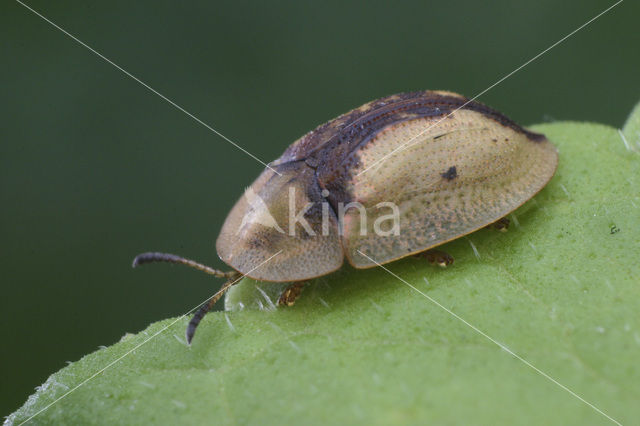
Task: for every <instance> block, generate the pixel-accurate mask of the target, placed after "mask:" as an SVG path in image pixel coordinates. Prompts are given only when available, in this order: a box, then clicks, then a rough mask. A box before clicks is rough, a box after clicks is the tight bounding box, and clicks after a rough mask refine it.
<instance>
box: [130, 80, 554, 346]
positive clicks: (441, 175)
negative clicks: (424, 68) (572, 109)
mask: <svg viewBox="0 0 640 426" xmlns="http://www.w3.org/2000/svg"><path fill="white" fill-rule="evenodd" d="M557 164H558V154H557V151H556V149H555V147H554V146H553V145H552V144H551V143H550V142H549V141H548V140H547V139H546V137H545V136H544V135H542V134H539V133H534V132H531V131H529V130H526V129H524V128H523V127H520V126H519V125H517V124H515V123H514V122H513V121H511V120H510V119H508V118H507V117H505V116H504V115H502V114H501V113H499V112H497V111H495V110H493V109H491V108H489V107H487V106H485V105H483V104H481V103H479V102H475V101H469V100H468V99H467V98H465V97H463V96H461V95H458V94H455V93H451V92H442V91H424V92H413V93H403V94H398V95H393V96H388V97H384V98H381V99H378V100H375V101H372V102H369V103H367V104H365V105H363V106H361V107H359V108H356V109H354V110H352V111H350V112H348V113H346V114H343V115H341V116H339V117H338V118H336V119H334V120H331V121H329V122H327V123H325V124H323V125H321V126H319V127H317V128H316V129H315V130H312V131H311V132H309V133H307V134H306V135H304V136H303V137H301V138H300V139H298V140H297V141H296V142H294V143H293V144H292V145H291V146H289V147H288V148H287V149H286V150H285V152H284V154H282V156H281V157H280V158H278V159H277V160H276V161H274V162H272V163H271V164H270V165H269V167H268V168H266V169H265V170H264V171H263V172H262V174H261V175H260V176H259V177H258V178H257V179H256V181H255V182H254V183H253V184H252V185H251V187H250V188H248V189H247V191H245V194H244V195H243V196H242V197H241V198H240V200H238V202H237V203H236V205H235V206H234V207H233V209H232V210H231V212H230V213H229V215H228V216H227V219H226V221H225V222H224V225H223V227H222V230H221V232H220V235H219V236H218V239H217V242H216V250H217V252H218V255H219V256H220V258H221V259H222V260H223V261H224V262H225V263H226V264H227V265H229V266H230V267H231V268H233V271H231V272H222V271H218V270H215V269H213V268H210V267H207V266H204V265H201V264H199V263H197V262H194V261H191V260H188V259H184V258H181V257H179V256H175V255H169V254H163V253H143V254H141V255H139V256H138V257H136V259H135V260H134V266H137V265H139V264H143V263H148V262H154V261H164V262H172V263H181V264H185V265H188V266H192V267H195V268H197V269H200V270H203V271H205V272H207V273H210V274H213V275H215V276H217V277H221V278H225V279H227V282H226V283H225V284H224V285H223V286H222V288H221V289H220V291H219V292H218V293H216V295H214V296H213V297H212V298H211V300H210V301H209V302H207V303H205V304H204V305H202V307H201V308H200V309H199V311H198V312H197V313H196V314H195V316H194V317H193V319H192V320H191V322H190V323H189V326H188V327H187V341H188V342H191V340H192V338H193V334H194V332H195V329H196V327H197V325H198V323H199V322H200V320H201V319H202V317H203V316H204V315H205V314H206V312H207V311H208V310H209V309H210V308H211V307H212V306H213V304H214V303H215V302H216V301H217V300H218V299H219V298H220V297H221V296H222V294H223V293H224V292H225V291H226V290H227V289H228V288H230V287H231V286H232V285H233V284H235V283H236V282H237V281H238V280H239V279H240V278H241V277H242V276H244V275H247V276H249V277H251V278H254V279H257V280H261V281H272V282H293V285H292V286H291V287H289V288H288V289H287V290H286V291H285V292H284V293H283V295H282V296H281V298H280V301H279V302H280V304H283V305H291V304H293V302H294V301H295V298H296V297H297V295H298V294H299V293H300V291H301V289H302V285H301V284H300V283H301V282H303V281H306V280H309V279H312V278H315V277H318V276H322V275H325V274H328V273H330V272H333V271H335V270H337V269H339V268H340V267H341V266H342V264H343V262H344V259H345V258H346V259H347V261H348V262H349V263H350V264H351V265H353V266H354V267H355V268H358V269H363V268H369V267H373V266H376V264H377V263H379V264H385V263H388V262H391V261H394V260H397V259H400V258H403V257H406V256H409V255H416V254H419V253H422V252H425V251H427V250H430V251H429V252H427V258H428V259H429V260H430V261H432V262H434V263H438V264H441V265H446V264H449V263H451V261H452V259H451V258H450V257H448V256H447V255H446V254H443V253H440V252H435V251H433V250H431V249H433V248H434V247H437V246H439V245H441V244H443V243H445V242H447V241H450V240H453V239H456V238H459V237H461V236H463V235H466V234H469V233H471V232H473V231H475V230H477V229H480V228H482V227H485V226H488V225H491V224H492V223H497V224H498V225H499V227H503V228H504V224H505V222H504V221H503V220H501V219H502V218H503V217H504V216H506V215H507V214H509V213H511V212H512V211H514V210H515V209H516V208H518V207H519V206H521V205H522V204H523V203H525V202H526V201H527V200H529V199H531V198H532V197H533V196H534V195H535V194H536V193H538V192H539V191H540V190H541V189H542V188H543V187H544V186H545V185H546V184H547V183H548V182H549V180H550V179H551V178H552V176H553V175H554V173H555V170H556V167H557ZM292 206H293V208H292ZM302 206H305V208H304V209H301V208H302ZM381 206H383V207H388V208H386V209H385V208H382V207H381ZM383 225H384V226H383ZM361 253H365V254H366V256H363V255H362V254H361ZM372 260H374V261H372Z"/></svg>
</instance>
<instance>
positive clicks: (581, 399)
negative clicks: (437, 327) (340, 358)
mask: <svg viewBox="0 0 640 426" xmlns="http://www.w3.org/2000/svg"><path fill="white" fill-rule="evenodd" d="M357 252H358V253H360V254H361V255H362V256H364V257H366V258H367V259H369V260H370V261H371V262H373V263H375V264H376V265H377V266H379V267H381V268H382V269H384V270H385V271H386V272H388V273H389V274H391V275H392V276H394V277H395V278H397V279H398V280H400V281H401V282H403V283H404V284H406V285H407V286H409V287H410V288H412V289H413V290H415V291H416V292H418V293H420V294H421V295H422V296H424V297H425V298H427V299H428V300H429V301H430V302H432V303H433V304H435V305H437V306H438V307H439V308H441V309H443V310H445V311H446V312H447V313H448V314H450V315H452V316H453V317H455V318H456V319H457V320H460V321H461V322H462V323H464V324H465V325H466V326H467V327H469V328H471V329H472V330H474V331H475V332H476V333H478V334H480V335H481V336H483V337H485V338H486V339H488V340H489V341H491V342H493V343H495V344H496V345H498V346H499V347H500V349H502V350H504V351H506V352H508V353H509V354H511V355H512V356H514V357H515V358H517V359H518V360H520V361H522V362H523V363H524V364H525V365H526V366H528V367H530V368H532V369H533V370H534V371H536V372H537V373H538V374H540V375H541V376H543V377H544V378H546V379H548V380H549V381H551V382H553V383H555V384H556V385H558V386H559V387H560V388H562V389H564V390H565V391H567V392H569V393H570V394H571V395H573V396H574V397H576V398H578V399H579V400H580V401H582V402H584V403H585V404H587V405H588V406H589V407H591V408H593V409H594V410H595V411H597V412H598V413H600V414H602V415H603V416H605V417H606V418H607V419H609V420H611V421H612V422H614V423H615V424H617V425H619V426H622V425H621V423H620V422H618V421H617V420H616V419H614V418H613V417H611V416H609V415H608V414H607V413H605V412H604V411H602V410H601V409H599V408H598V407H596V406H595V405H593V404H592V403H590V402H589V401H587V400H586V399H584V398H583V397H581V396H580V395H578V394H577V393H575V392H574V391H572V390H571V389H569V388H568V387H566V386H565V385H563V384H562V383H560V382H558V381H557V380H555V379H554V378H553V377H551V376H549V375H548V374H547V373H545V372H544V371H542V370H540V369H539V368H537V367H536V366H535V365H533V364H531V363H530V362H529V361H527V360H526V359H524V358H522V357H521V356H520V355H518V354H516V353H515V352H513V351H512V350H511V349H509V348H507V347H506V346H505V345H503V344H502V343H500V342H498V341H497V340H495V339H494V338H492V337H491V336H489V335H488V334H486V333H485V332H483V331H482V330H480V329H478V328H477V327H476V326H474V325H473V324H470V323H469V322H468V321H466V320H465V319H464V318H462V317H460V316H459V315H457V314H456V313H455V312H452V311H451V310H450V309H448V308H447V307H445V306H443V305H442V304H440V303H438V301H437V300H435V299H434V298H432V297H431V296H429V295H428V294H426V293H424V292H422V291H420V290H418V289H417V288H416V287H414V286H412V285H411V284H409V283H408V282H407V281H405V280H404V279H402V278H400V277H399V276H398V275H396V274H394V273H393V272H391V271H390V270H389V269H387V268H385V267H384V266H382V265H381V264H379V263H378V262H376V261H375V260H373V259H372V258H370V257H369V256H367V255H366V254H364V253H363V252H361V251H360V250H357Z"/></svg>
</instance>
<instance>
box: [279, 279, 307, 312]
mask: <svg viewBox="0 0 640 426" xmlns="http://www.w3.org/2000/svg"><path fill="white" fill-rule="evenodd" d="M306 283H307V282H306V281H298V282H295V283H293V284H291V285H290V286H289V287H287V288H285V289H284V291H283V292H282V294H281V295H280V298H279V299H278V306H293V304H294V303H296V299H297V298H298V296H300V293H302V289H303V288H304V285H305V284H306Z"/></svg>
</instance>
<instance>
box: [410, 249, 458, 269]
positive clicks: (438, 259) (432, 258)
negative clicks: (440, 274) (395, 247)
mask: <svg viewBox="0 0 640 426" xmlns="http://www.w3.org/2000/svg"><path fill="white" fill-rule="evenodd" d="M414 256H415V257H417V258H419V259H427V261H428V262H429V263H431V264H432V265H438V266H440V267H442V268H446V267H447V266H449V265H451V264H452V263H453V256H451V255H450V254H449V253H446V252H444V251H441V250H427V251H423V252H422V253H418V254H415V255H414Z"/></svg>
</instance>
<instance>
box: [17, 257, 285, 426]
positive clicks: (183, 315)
mask: <svg viewBox="0 0 640 426" xmlns="http://www.w3.org/2000/svg"><path fill="white" fill-rule="evenodd" d="M280 253H282V250H280V251H278V252H277V253H276V254H274V255H273V256H271V257H270V258H268V259H267V260H265V261H264V262H262V263H261V264H259V265H258V266H256V267H255V268H253V269H252V270H250V271H249V272H247V273H246V274H243V275H241V276H240V277H238V278H237V279H236V280H235V281H234V282H233V284H235V283H237V282H238V281H240V280H241V279H243V278H244V277H245V276H247V274H250V273H251V272H253V271H255V270H256V269H258V268H259V267H261V266H262V265H264V264H265V263H267V262H269V261H270V260H271V259H273V258H274V257H276V256H277V255H279V254H280ZM233 284H232V285H233ZM216 294H217V293H215V294H214V295H213V296H209V297H207V298H206V299H205V300H204V301H202V302H201V303H199V304H197V305H196V306H194V307H193V308H191V309H189V310H188V311H187V312H185V313H184V314H182V315H181V316H179V317H178V318H176V319H175V320H174V321H171V323H170V324H169V325H167V326H166V327H163V328H162V329H161V330H160V331H157V332H156V333H155V334H153V335H152V336H151V337H149V338H148V339H146V340H145V341H143V342H142V343H140V344H138V345H136V346H135V347H134V348H133V349H130V350H128V351H127V352H125V353H124V355H122V356H120V357H119V358H117V359H116V360H114V361H112V362H110V363H109V364H107V365H106V366H105V367H103V368H101V369H100V370H98V371H96V372H95V373H94V374H92V375H91V376H89V377H87V378H86V379H85V380H83V381H82V382H80V383H79V384H77V385H76V386H74V387H73V388H71V389H69V390H68V391H67V392H65V393H64V394H62V395H61V396H60V397H58V398H56V399H55V400H54V401H53V402H51V403H49V404H48V405H47V406H46V407H44V408H42V409H40V410H39V411H38V412H36V413H35V414H33V415H32V416H31V417H29V418H28V419H26V420H25V421H23V422H22V423H20V424H19V425H18V426H21V425H23V424H25V423H27V422H28V421H30V420H32V419H33V418H34V417H36V416H37V415H39V414H40V413H42V412H44V411H46V410H48V409H49V408H50V407H51V406H52V405H54V404H56V403H57V402H59V401H60V400H61V399H63V398H66V397H67V396H68V395H69V394H70V393H72V392H74V391H76V390H78V388H80V387H81V386H83V385H85V384H86V383H87V382H89V381H90V380H92V379H93V378H95V377H97V376H99V375H100V374H101V373H102V372H104V371H105V370H106V369H108V368H109V367H111V366H113V365H115V364H117V363H118V362H120V361H121V360H122V359H124V358H125V357H126V356H127V355H129V354H131V353H132V352H134V351H135V350H137V349H138V348H140V346H142V345H144V344H145V343H148V342H149V341H150V340H152V339H153V338H155V337H156V336H158V335H159V334H161V333H163V332H164V331H166V330H167V329H169V328H171V326H173V325H174V324H175V323H177V322H178V321H180V320H182V319H183V318H185V317H186V316H187V315H189V314H190V313H191V312H193V311H195V310H196V309H198V308H199V307H200V306H202V304H204V303H207V301H209V299H211V298H212V297H214V296H215V295H216Z"/></svg>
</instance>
